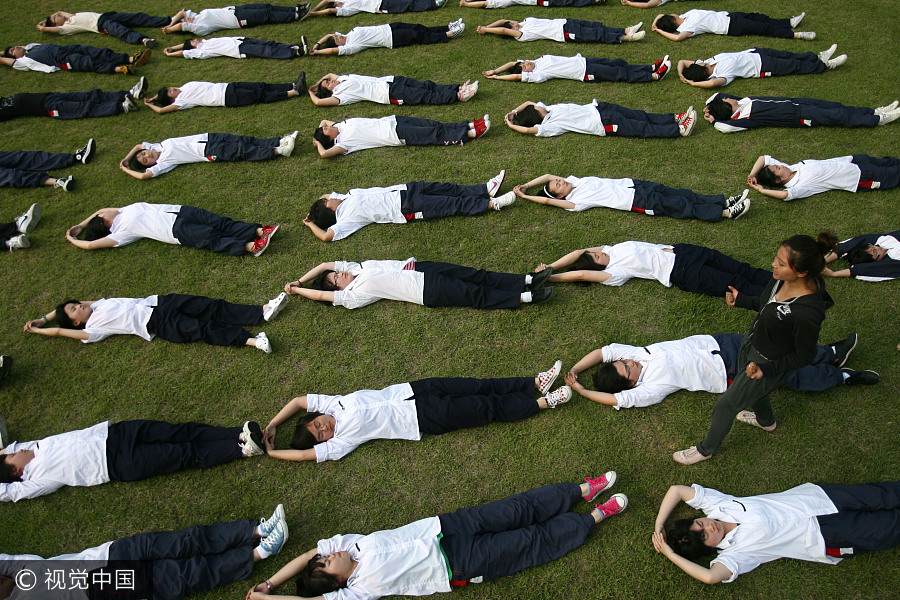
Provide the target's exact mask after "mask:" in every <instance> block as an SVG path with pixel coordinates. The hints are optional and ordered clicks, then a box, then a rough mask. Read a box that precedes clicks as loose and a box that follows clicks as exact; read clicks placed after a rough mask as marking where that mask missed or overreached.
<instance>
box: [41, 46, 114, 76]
mask: <svg viewBox="0 0 900 600" xmlns="http://www.w3.org/2000/svg"><path fill="white" fill-rule="evenodd" d="M26 56H27V57H28V58H30V59H32V60H36V61H37V62H39V63H43V64H45V65H48V66H53V67H59V68H60V69H63V70H65V71H93V72H94V73H115V72H116V67H119V66H122V65H127V64H128V62H129V60H130V58H131V57H129V56H128V55H127V54H122V53H120V52H113V51H112V50H110V49H109V48H95V47H94V46H77V45H73V46H57V45H56V44H41V45H40V46H37V47H35V48H32V49H31V50H29V51H28V54H26Z"/></svg>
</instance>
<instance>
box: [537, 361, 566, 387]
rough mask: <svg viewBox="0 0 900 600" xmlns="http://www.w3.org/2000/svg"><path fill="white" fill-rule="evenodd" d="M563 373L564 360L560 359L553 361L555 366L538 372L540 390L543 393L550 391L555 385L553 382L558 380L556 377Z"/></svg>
mask: <svg viewBox="0 0 900 600" xmlns="http://www.w3.org/2000/svg"><path fill="white" fill-rule="evenodd" d="M560 373H562V361H561V360H558V361H556V362H555V363H553V366H552V367H550V368H549V369H547V370H546V371H544V372H543V373H538V376H537V380H538V391H539V392H540V393H541V394H546V393H547V392H549V391H550V388H551V387H553V382H554V381H556V378H557V377H559V374H560Z"/></svg>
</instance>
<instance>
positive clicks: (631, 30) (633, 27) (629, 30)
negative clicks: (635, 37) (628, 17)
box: [625, 21, 644, 35]
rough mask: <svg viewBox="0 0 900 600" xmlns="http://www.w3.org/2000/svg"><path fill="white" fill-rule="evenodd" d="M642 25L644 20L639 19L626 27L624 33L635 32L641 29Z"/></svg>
mask: <svg viewBox="0 0 900 600" xmlns="http://www.w3.org/2000/svg"><path fill="white" fill-rule="evenodd" d="M643 26H644V22H643V21H641V22H640V23H638V24H637V25H632V26H631V27H626V28H625V35H631V34H632V33H637V32H638V31H640V30H641V27H643Z"/></svg>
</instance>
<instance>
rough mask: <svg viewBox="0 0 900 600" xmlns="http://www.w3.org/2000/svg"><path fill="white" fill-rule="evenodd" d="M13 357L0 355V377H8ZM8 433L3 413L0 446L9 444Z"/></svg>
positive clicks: (0, 419)
mask: <svg viewBox="0 0 900 600" xmlns="http://www.w3.org/2000/svg"><path fill="white" fill-rule="evenodd" d="M12 364H13V357H12V356H8V355H6V354H4V355H2V356H0V379H6V378H7V377H9V371H10V369H12ZM8 437H9V434H7V433H6V421H5V420H4V418H3V415H0V448H6V446H7V445H8V444H9V440H8V439H7V438H8Z"/></svg>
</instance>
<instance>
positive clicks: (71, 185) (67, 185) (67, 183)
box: [53, 175, 75, 192]
mask: <svg viewBox="0 0 900 600" xmlns="http://www.w3.org/2000/svg"><path fill="white" fill-rule="evenodd" d="M53 187H55V188H59V189H61V190H63V191H64V192H71V191H72V190H74V189H75V179H74V178H73V177H72V176H71V175H69V176H68V177H65V178H57V180H56V183H54V184H53Z"/></svg>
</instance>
